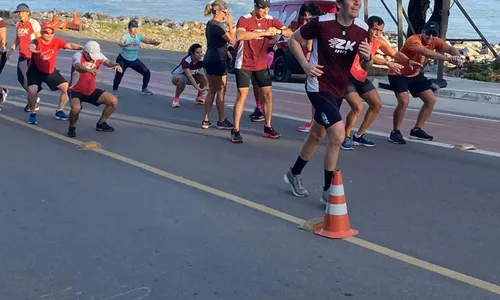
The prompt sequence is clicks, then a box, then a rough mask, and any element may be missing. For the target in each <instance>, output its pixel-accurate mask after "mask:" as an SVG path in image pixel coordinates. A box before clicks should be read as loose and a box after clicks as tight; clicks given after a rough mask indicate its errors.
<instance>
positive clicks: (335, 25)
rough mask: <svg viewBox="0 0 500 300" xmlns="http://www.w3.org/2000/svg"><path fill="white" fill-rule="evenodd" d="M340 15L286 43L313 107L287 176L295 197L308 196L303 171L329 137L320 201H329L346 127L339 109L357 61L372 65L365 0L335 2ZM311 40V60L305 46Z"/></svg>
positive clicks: (321, 19)
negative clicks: (308, 126) (303, 77)
mask: <svg viewBox="0 0 500 300" xmlns="http://www.w3.org/2000/svg"><path fill="white" fill-rule="evenodd" d="M337 7H338V8H339V12H338V13H336V14H326V15H323V16H319V17H316V18H314V19H312V20H311V21H309V22H308V23H307V24H305V25H303V26H301V27H300V28H299V29H298V30H297V31H295V32H294V34H293V35H292V37H291V38H290V40H289V42H288V46H289V48H290V51H292V53H293V54H294V55H295V57H296V58H297V60H298V62H299V63H300V65H301V66H302V68H303V69H304V71H305V73H306V74H307V81H306V91H307V96H308V97H309V100H310V101H311V104H312V105H313V106H314V110H315V111H314V122H313V124H312V126H311V130H310V132H309V135H308V137H307V140H306V141H305V143H304V145H303V146H302V150H301V152H300V156H299V157H298V158H297V161H296V162H295V164H294V166H293V167H292V168H290V170H289V171H288V173H286V174H285V176H284V179H285V182H286V183H287V184H288V185H289V186H290V188H291V189H292V193H293V194H294V195H295V196H297V197H306V196H307V195H308V192H307V190H306V189H305V188H304V187H303V186H302V180H301V177H300V173H301V172H302V169H303V168H304V166H305V165H306V163H307V162H308V161H309V160H310V159H311V158H312V156H313V155H314V152H315V151H316V149H317V148H318V146H319V144H320V143H321V140H322V139H323V137H324V136H325V135H326V136H327V141H328V142H327V146H326V150H325V162H324V173H325V184H324V187H323V193H322V196H321V198H320V199H321V201H322V202H323V203H327V202H328V190H329V187H330V182H331V180H332V175H333V171H334V170H335V168H336V165H337V159H338V155H339V150H340V145H341V144H342V142H343V141H344V135H345V130H344V124H343V122H342V116H341V115H340V105H341V104H342V99H343V97H344V94H345V90H346V87H347V84H348V75H349V71H350V70H351V66H352V63H353V61H354V57H355V56H356V54H358V53H359V55H360V65H361V67H362V68H364V69H367V68H368V67H369V66H370V65H371V64H372V61H373V58H372V55H371V54H370V48H371V47H370V44H369V43H368V25H367V24H366V23H365V22H363V21H362V20H361V19H358V18H357V17H358V15H359V10H360V8H361V0H337ZM306 40H313V48H312V49H313V50H312V53H311V57H310V60H309V62H308V61H307V59H306V56H305V55H304V52H303V51H302V47H301V44H302V43H304V42H305V41H306Z"/></svg>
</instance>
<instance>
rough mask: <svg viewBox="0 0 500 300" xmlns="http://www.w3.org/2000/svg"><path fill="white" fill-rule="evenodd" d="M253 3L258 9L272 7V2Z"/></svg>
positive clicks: (256, 1) (260, 1)
mask: <svg viewBox="0 0 500 300" xmlns="http://www.w3.org/2000/svg"><path fill="white" fill-rule="evenodd" d="M253 3H254V4H255V5H256V6H257V7H258V8H267V7H271V1H270V0H254V1H253Z"/></svg>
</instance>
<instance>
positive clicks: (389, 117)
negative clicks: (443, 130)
mask: <svg viewBox="0 0 500 300" xmlns="http://www.w3.org/2000/svg"><path fill="white" fill-rule="evenodd" d="M385 118H386V119H391V120H392V116H385ZM403 121H407V122H412V123H415V122H417V120H412V119H407V118H403ZM425 124H430V125H435V126H441V127H447V126H448V125H446V124H441V123H433V122H425Z"/></svg>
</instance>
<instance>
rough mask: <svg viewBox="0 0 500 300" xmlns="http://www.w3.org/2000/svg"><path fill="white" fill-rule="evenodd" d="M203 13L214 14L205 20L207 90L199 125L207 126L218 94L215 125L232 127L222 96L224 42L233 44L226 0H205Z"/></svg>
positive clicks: (223, 86) (231, 25)
mask: <svg viewBox="0 0 500 300" xmlns="http://www.w3.org/2000/svg"><path fill="white" fill-rule="evenodd" d="M204 14H205V16H206V17H208V16H210V15H213V18H212V19H211V20H210V21H208V22H207V27H206V30H205V36H206V38H207V53H206V54H205V57H204V58H203V68H205V73H206V74H207V79H208V86H209V90H208V95H207V98H206V100H205V114H204V116H203V122H202V123H201V128H204V129H206V128H209V127H210V125H211V123H210V111H211V110H212V105H213V102H214V98H215V97H216V96H217V99H216V105H217V112H218V113H219V121H218V122H217V128H219V129H232V128H233V124H231V122H229V121H228V120H227V118H224V98H225V95H226V79H227V78H226V75H227V70H226V62H227V45H228V43H229V44H233V43H234V28H233V17H232V16H231V14H230V13H229V10H228V8H227V4H226V2H224V1H222V0H215V1H214V2H212V3H208V4H207V5H206V6H205V12H204ZM224 21H225V22H224Z"/></svg>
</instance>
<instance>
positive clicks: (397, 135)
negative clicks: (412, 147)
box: [389, 130, 406, 145]
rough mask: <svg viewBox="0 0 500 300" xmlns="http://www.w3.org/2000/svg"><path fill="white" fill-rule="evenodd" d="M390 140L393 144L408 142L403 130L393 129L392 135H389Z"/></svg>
mask: <svg viewBox="0 0 500 300" xmlns="http://www.w3.org/2000/svg"><path fill="white" fill-rule="evenodd" d="M389 142H391V143H393V144H401V145H402V144H406V141H405V139H404V138H403V135H402V134H401V131H399V130H393V131H392V132H391V135H390V136H389Z"/></svg>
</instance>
